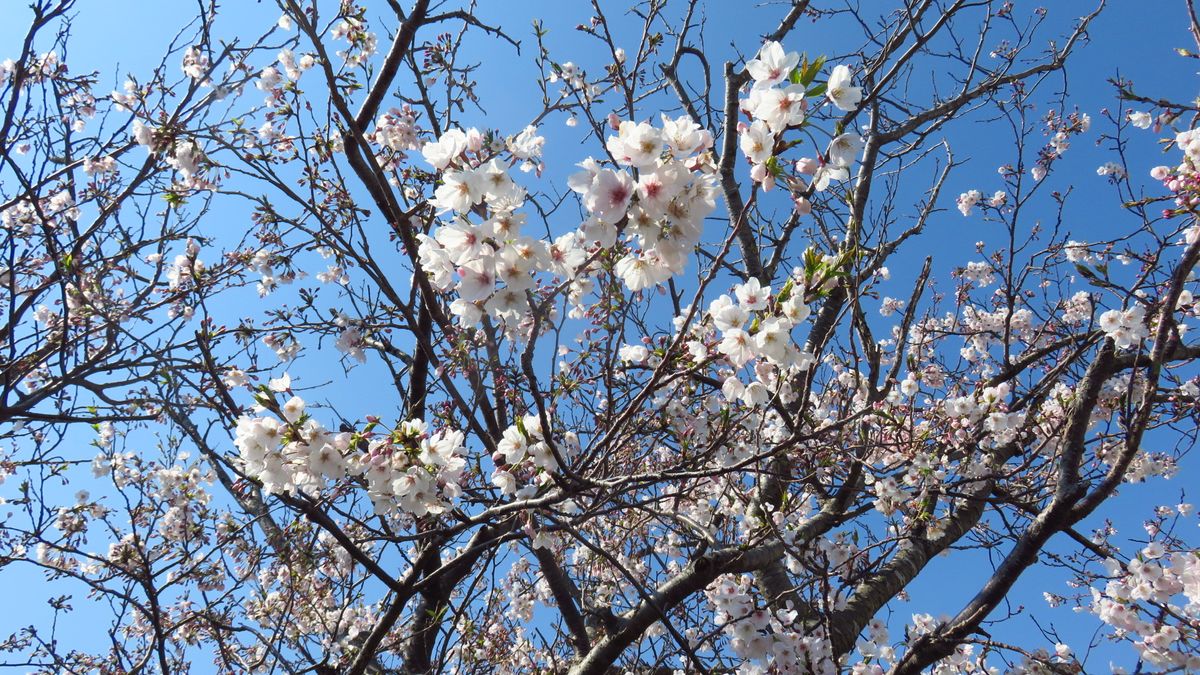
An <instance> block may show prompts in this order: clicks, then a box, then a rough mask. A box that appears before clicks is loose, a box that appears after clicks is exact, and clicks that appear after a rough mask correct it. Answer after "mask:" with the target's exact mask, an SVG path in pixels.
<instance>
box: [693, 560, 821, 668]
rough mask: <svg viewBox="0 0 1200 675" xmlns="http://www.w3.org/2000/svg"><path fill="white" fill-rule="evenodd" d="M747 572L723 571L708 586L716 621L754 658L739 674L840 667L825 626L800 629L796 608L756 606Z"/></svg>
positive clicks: (741, 652)
mask: <svg viewBox="0 0 1200 675" xmlns="http://www.w3.org/2000/svg"><path fill="white" fill-rule="evenodd" d="M750 587H751V580H750V578H749V577H747V576H741V577H736V576H733V575H723V576H721V577H718V578H717V580H716V581H714V582H713V583H712V584H711V585H710V586H709V587H708V588H707V589H706V590H705V594H706V595H707V596H708V599H709V602H711V603H712V605H713V609H714V613H713V621H714V623H716V625H718V626H722V627H723V630H724V632H725V634H726V635H728V636H729V646H730V648H731V649H732V650H733V653H734V654H737V656H738V658H742V659H745V660H747V661H750V662H756V663H747V664H745V665H744V666H742V667H741V668H739V669H738V672H739V673H812V674H814V675H819V674H825V673H829V674H832V673H834V672H836V669H835V667H834V662H833V651H832V649H831V647H830V644H829V640H828V639H826V638H825V636H824V634H823V631H821V630H812V631H809V630H804V629H797V628H795V627H794V626H795V623H796V617H797V612H796V611H795V610H785V609H776V610H774V611H771V610H768V609H762V608H758V607H756V606H755V603H754V598H753V597H752V596H751V594H750Z"/></svg>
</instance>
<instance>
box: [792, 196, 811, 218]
mask: <svg viewBox="0 0 1200 675" xmlns="http://www.w3.org/2000/svg"><path fill="white" fill-rule="evenodd" d="M795 205H796V213H799V214H800V215H802V216H807V215H808V214H810V213H812V202H810V201H808V200H807V199H805V198H804V197H796V199H795Z"/></svg>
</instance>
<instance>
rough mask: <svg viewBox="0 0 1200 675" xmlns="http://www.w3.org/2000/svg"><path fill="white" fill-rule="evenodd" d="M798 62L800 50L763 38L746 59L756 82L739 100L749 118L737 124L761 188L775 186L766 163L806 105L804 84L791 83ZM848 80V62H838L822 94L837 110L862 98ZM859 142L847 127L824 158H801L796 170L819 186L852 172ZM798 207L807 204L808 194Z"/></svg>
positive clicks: (753, 175)
mask: <svg viewBox="0 0 1200 675" xmlns="http://www.w3.org/2000/svg"><path fill="white" fill-rule="evenodd" d="M799 63H800V55H799V54H798V53H796V52H785V51H784V49H783V46H782V45H780V44H779V43H778V42H767V43H766V44H764V45H763V47H762V49H760V50H759V52H758V56H757V57H756V58H754V59H752V60H750V61H749V62H747V63H746V72H748V73H749V74H750V76H751V77H752V78H753V79H754V86H753V87H752V88H751V89H750V93H749V95H748V97H747V98H745V99H743V100H742V101H741V109H742V110H743V111H745V112H746V113H748V114H749V115H750V117H751V120H752V122H751V124H749V125H746V124H741V125H739V133H740V137H739V145H740V147H741V149H742V153H743V154H745V155H746V158H747V159H749V160H750V162H751V164H752V165H753V168H752V169H751V171H750V177H751V179H753V180H754V181H755V182H757V183H761V184H762V186H763V189H764V190H770V189H772V188H773V187H774V186H775V181H776V175H777V174H778V169H777V168H776V169H775V170H772V168H771V167H770V166H769V163H770V161H771V160H772V158H773V157H774V156H775V150H776V145H777V142H778V140H779V137H780V136H781V135H782V134H783V133H784V132H785V131H786V130H788V129H790V128H795V127H797V126H799V125H800V124H802V123H803V122H804V118H805V113H806V111H807V109H808V99H807V96H808V94H807V93H806V89H805V86H804V85H803V84H793V82H792V79H791V77H792V73H793V71H794V70H795V69H796V66H797V65H798V64H799ZM851 80H852V73H851V71H850V68H849V66H845V65H839V66H836V67H834V68H833V71H832V72H831V73H830V75H829V80H828V81H827V82H826V88H825V96H826V98H827V99H828V100H829V102H830V103H832V104H833V105H834V106H835V107H836V108H838V109H839V110H846V111H850V110H854V109H855V108H857V106H858V104H859V103H860V102H861V101H862V89H861V88H860V87H854V86H851V84H850V82H851ZM781 85H782V86H781ZM862 148H863V139H862V137H861V136H859V135H858V134H854V133H845V134H842V135H840V136H838V137H836V138H834V139H833V141H832V142H831V143H830V145H829V149H828V152H827V153H826V156H825V157H824V159H823V160H821V161H817V160H812V159H808V158H804V159H801V160H800V161H798V162H797V163H796V170H797V171H798V172H799V173H801V174H805V175H808V176H811V180H812V187H813V189H814V190H816V191H818V192H819V191H822V190H825V189H827V188H828V187H829V184H830V182H831V181H833V180H846V179H848V178H849V177H850V167H851V166H853V164H854V159H855V157H857V156H858V153H859V152H860V151H861V150H862ZM797 207H798V208H801V209H807V208H809V207H808V204H807V200H806V201H805V202H803V203H798V204H797Z"/></svg>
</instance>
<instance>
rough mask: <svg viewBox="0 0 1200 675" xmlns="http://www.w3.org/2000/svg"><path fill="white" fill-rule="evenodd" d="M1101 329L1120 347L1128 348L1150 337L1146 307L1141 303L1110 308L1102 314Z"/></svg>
mask: <svg viewBox="0 0 1200 675" xmlns="http://www.w3.org/2000/svg"><path fill="white" fill-rule="evenodd" d="M1100 330H1102V331H1104V334H1105V335H1107V336H1108V337H1110V338H1112V341H1113V344H1115V345H1116V346H1117V348H1118V349H1127V348H1129V347H1132V346H1134V345H1135V344H1137V343H1138V342H1141V341H1142V340H1145V339H1146V338H1148V337H1150V329H1149V328H1148V327H1147V326H1146V308H1145V307H1143V306H1142V305H1140V304H1135V305H1134V306H1132V307H1130V308H1129V309H1126V310H1124V311H1122V310H1119V309H1110V310H1108V311H1107V312H1104V313H1103V314H1101V315H1100Z"/></svg>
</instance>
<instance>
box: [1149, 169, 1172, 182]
mask: <svg viewBox="0 0 1200 675" xmlns="http://www.w3.org/2000/svg"><path fill="white" fill-rule="evenodd" d="M1170 175H1171V170H1170V169H1169V168H1167V167H1165V166H1156V167H1154V168H1153V169H1150V177H1151V178H1153V179H1154V180H1166V178H1167V176H1170Z"/></svg>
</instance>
